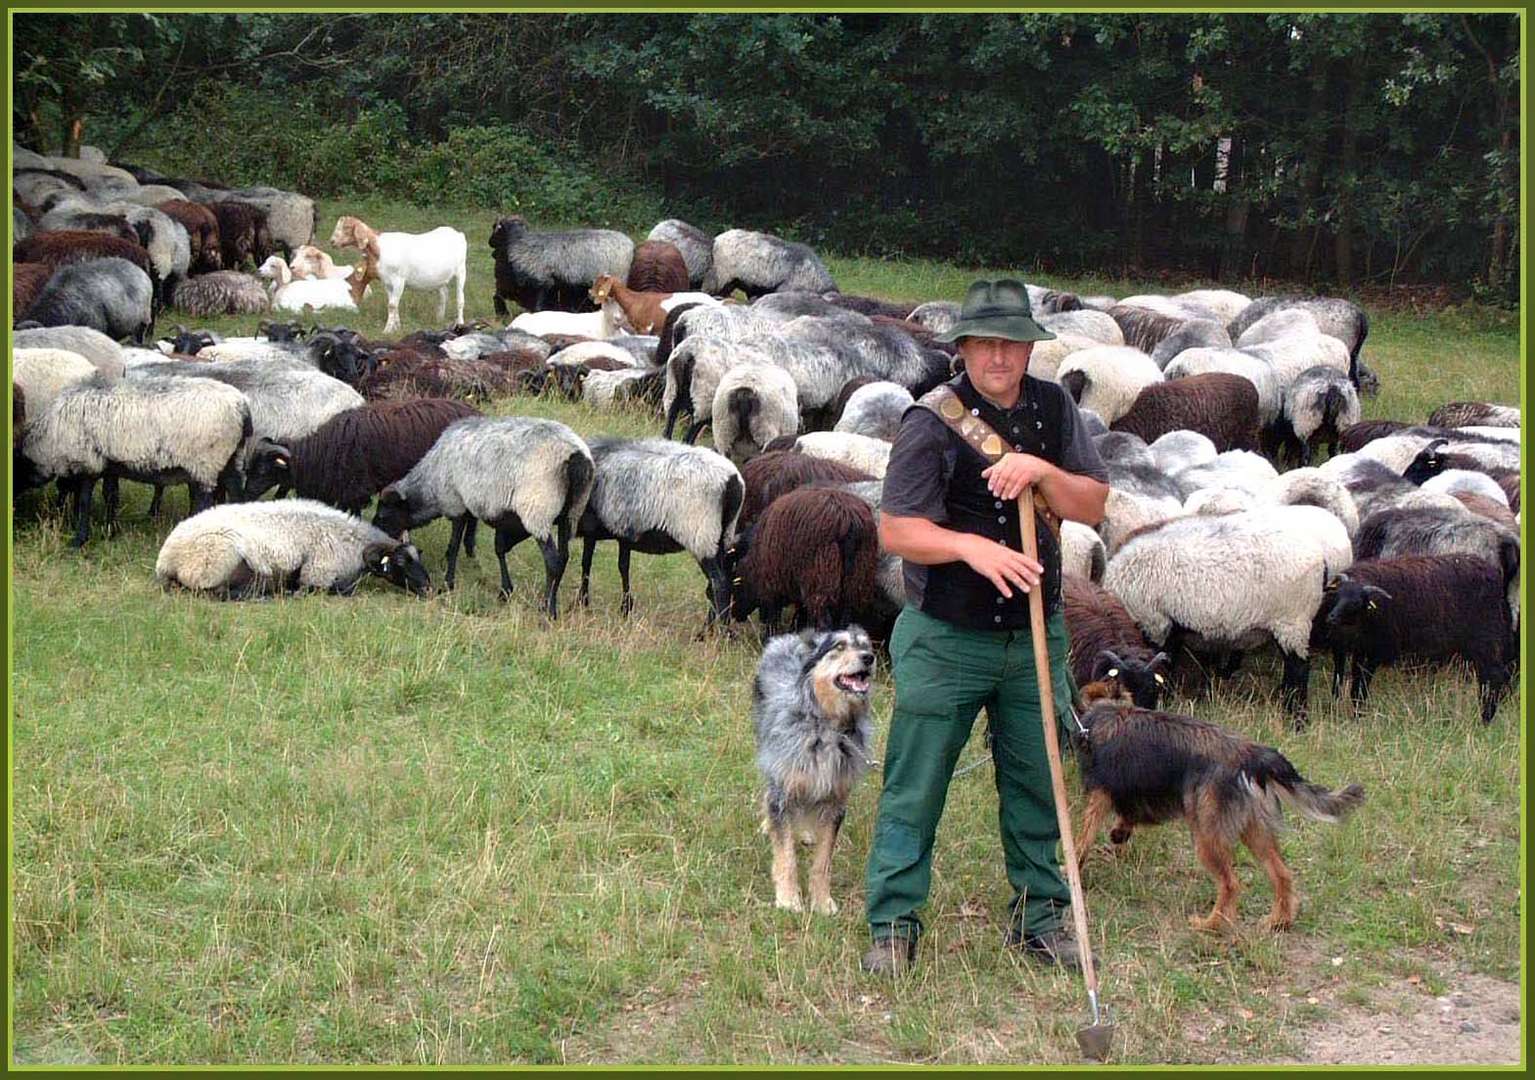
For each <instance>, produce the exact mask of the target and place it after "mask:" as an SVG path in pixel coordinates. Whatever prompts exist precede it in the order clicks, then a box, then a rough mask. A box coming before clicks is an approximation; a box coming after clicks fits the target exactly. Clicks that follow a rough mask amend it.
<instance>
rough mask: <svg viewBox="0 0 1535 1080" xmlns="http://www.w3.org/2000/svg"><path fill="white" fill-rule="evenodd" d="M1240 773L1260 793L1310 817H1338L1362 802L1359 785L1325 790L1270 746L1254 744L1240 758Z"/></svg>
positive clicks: (1362, 794) (1331, 819)
mask: <svg viewBox="0 0 1535 1080" xmlns="http://www.w3.org/2000/svg"><path fill="white" fill-rule="evenodd" d="M1242 774H1243V779H1244V780H1248V781H1249V782H1250V783H1251V784H1252V786H1253V787H1254V788H1255V789H1256V791H1257V792H1259V793H1261V796H1260V797H1263V796H1266V797H1267V799H1268V800H1272V799H1274V798H1277V799H1278V800H1279V801H1280V802H1281V803H1283V804H1284V805H1285V806H1288V807H1289V808H1290V809H1291V810H1294V811H1296V812H1297V813H1300V814H1304V815H1305V816H1306V817H1308V818H1311V819H1312V820H1313V821H1331V822H1338V821H1342V820H1343V818H1345V817H1347V816H1348V815H1349V814H1350V813H1351V812H1352V811H1353V810H1354V808H1355V807H1356V806H1358V805H1359V804H1360V803H1362V802H1364V788H1363V787H1362V786H1361V785H1359V784H1349V785H1348V786H1347V787H1345V788H1340V789H1339V790H1337V791H1328V790H1327V789H1326V788H1324V787H1322V786H1321V785H1320V784H1313V783H1312V782H1311V781H1310V780H1307V779H1306V778H1305V777H1304V776H1302V775H1301V774H1300V773H1299V772H1297V771H1296V769H1295V766H1294V765H1292V764H1290V759H1289V758H1287V757H1285V756H1284V755H1283V754H1281V753H1280V752H1279V751H1278V750H1275V749H1274V748H1273V747H1272V746H1254V747H1253V748H1252V749H1251V751H1249V753H1248V755H1247V760H1246V761H1245V762H1243V765H1242Z"/></svg>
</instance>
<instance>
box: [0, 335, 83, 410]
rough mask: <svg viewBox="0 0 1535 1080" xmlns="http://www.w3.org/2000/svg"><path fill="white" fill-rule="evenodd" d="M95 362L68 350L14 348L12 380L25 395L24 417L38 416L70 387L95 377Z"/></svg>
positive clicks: (12, 354)
mask: <svg viewBox="0 0 1535 1080" xmlns="http://www.w3.org/2000/svg"><path fill="white" fill-rule="evenodd" d="M96 374H97V372H96V365H95V364H93V363H91V362H90V361H89V360H87V359H86V358H85V357H83V356H81V355H80V354H79V353H77V352H70V351H68V350H67V349H16V350H14V351H12V353H11V381H12V382H14V383H15V384H16V385H17V386H19V387H21V390H22V393H24V394H25V395H26V401H27V416H28V417H33V416H40V415H42V414H43V413H44V412H46V411H47V409H48V406H49V405H50V404H51V403H52V402H53V399H54V398H56V397H58V396H59V394H61V393H63V392H64V390H66V389H67V388H69V387H71V386H76V385H78V384H80V383H83V382H88V381H89V380H91V379H93V378H95V377H96Z"/></svg>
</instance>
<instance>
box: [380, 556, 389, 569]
mask: <svg viewBox="0 0 1535 1080" xmlns="http://www.w3.org/2000/svg"><path fill="white" fill-rule="evenodd" d="M378 565H379V566H380V567H382V568H383V569H385V570H388V569H389V556H388V555H385V556H384V557H383V558H382V559H380V560H379V561H378Z"/></svg>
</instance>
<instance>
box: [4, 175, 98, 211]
mask: <svg viewBox="0 0 1535 1080" xmlns="http://www.w3.org/2000/svg"><path fill="white" fill-rule="evenodd" d="M11 190H12V192H14V194H15V198H16V199H17V200H18V201H19V202H24V203H26V204H27V205H29V206H40V205H41V204H42V202H43V200H44V199H46V198H47V197H48V196H50V195H57V194H64V195H74V194H75V193H77V192H81V191H84V190H85V184H84V183H82V182H81V181H80V179H79V178H78V177H74V176H71V175H69V174H68V173H60V172H56V171H54V170H52V169H21V168H18V169H15V170H14V171H13V172H12V173H11Z"/></svg>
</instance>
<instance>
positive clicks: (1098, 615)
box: [1061, 563, 1172, 709]
mask: <svg viewBox="0 0 1535 1080" xmlns="http://www.w3.org/2000/svg"><path fill="white" fill-rule="evenodd" d="M1062 571H1063V572H1062V574H1061V597H1062V604H1061V607H1062V612H1063V614H1064V616H1065V619H1066V638H1067V640H1068V641H1069V642H1070V643H1071V644H1070V652H1069V656H1070V660H1071V677H1072V680H1073V681H1074V682H1075V683H1076V684H1077V685H1078V686H1086V685H1087V684H1088V683H1090V682H1097V681H1098V680H1100V679H1102V678H1103V677H1104V676H1105V675H1106V674H1107V673H1108V672H1109V671H1110V670H1115V671H1116V674H1115V675H1114V677H1115V678H1117V679H1119V681H1120V683H1121V684H1123V685H1124V687H1125V688H1126V689H1127V690H1129V691H1130V697H1131V699H1132V700H1133V701H1134V702H1135V704H1136V705H1137V706H1138V707H1139V708H1142V709H1155V708H1156V707H1157V702H1158V701H1159V700H1160V699H1161V696H1162V691H1163V688H1164V687H1166V685H1167V677H1168V675H1169V674H1170V673H1171V669H1172V664H1171V662H1170V661H1169V659H1168V656H1167V654H1166V653H1164V652H1157V651H1156V650H1154V649H1152V648H1150V647H1149V646H1147V644H1146V638H1145V635H1143V634H1142V633H1141V628H1140V627H1138V626H1136V625H1135V620H1134V619H1132V618H1130V613H1129V612H1128V611H1126V610H1125V606H1124V605H1123V604H1121V603H1120V602H1119V600H1118V598H1116V597H1115V596H1114V594H1113V593H1111V592H1109V591H1108V590H1107V589H1105V588H1102V587H1101V586H1098V585H1095V584H1093V583H1092V582H1091V581H1089V580H1087V579H1086V578H1083V577H1080V576H1078V575H1077V574H1074V573H1068V572H1065V566H1064V563H1063V564H1062Z"/></svg>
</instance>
